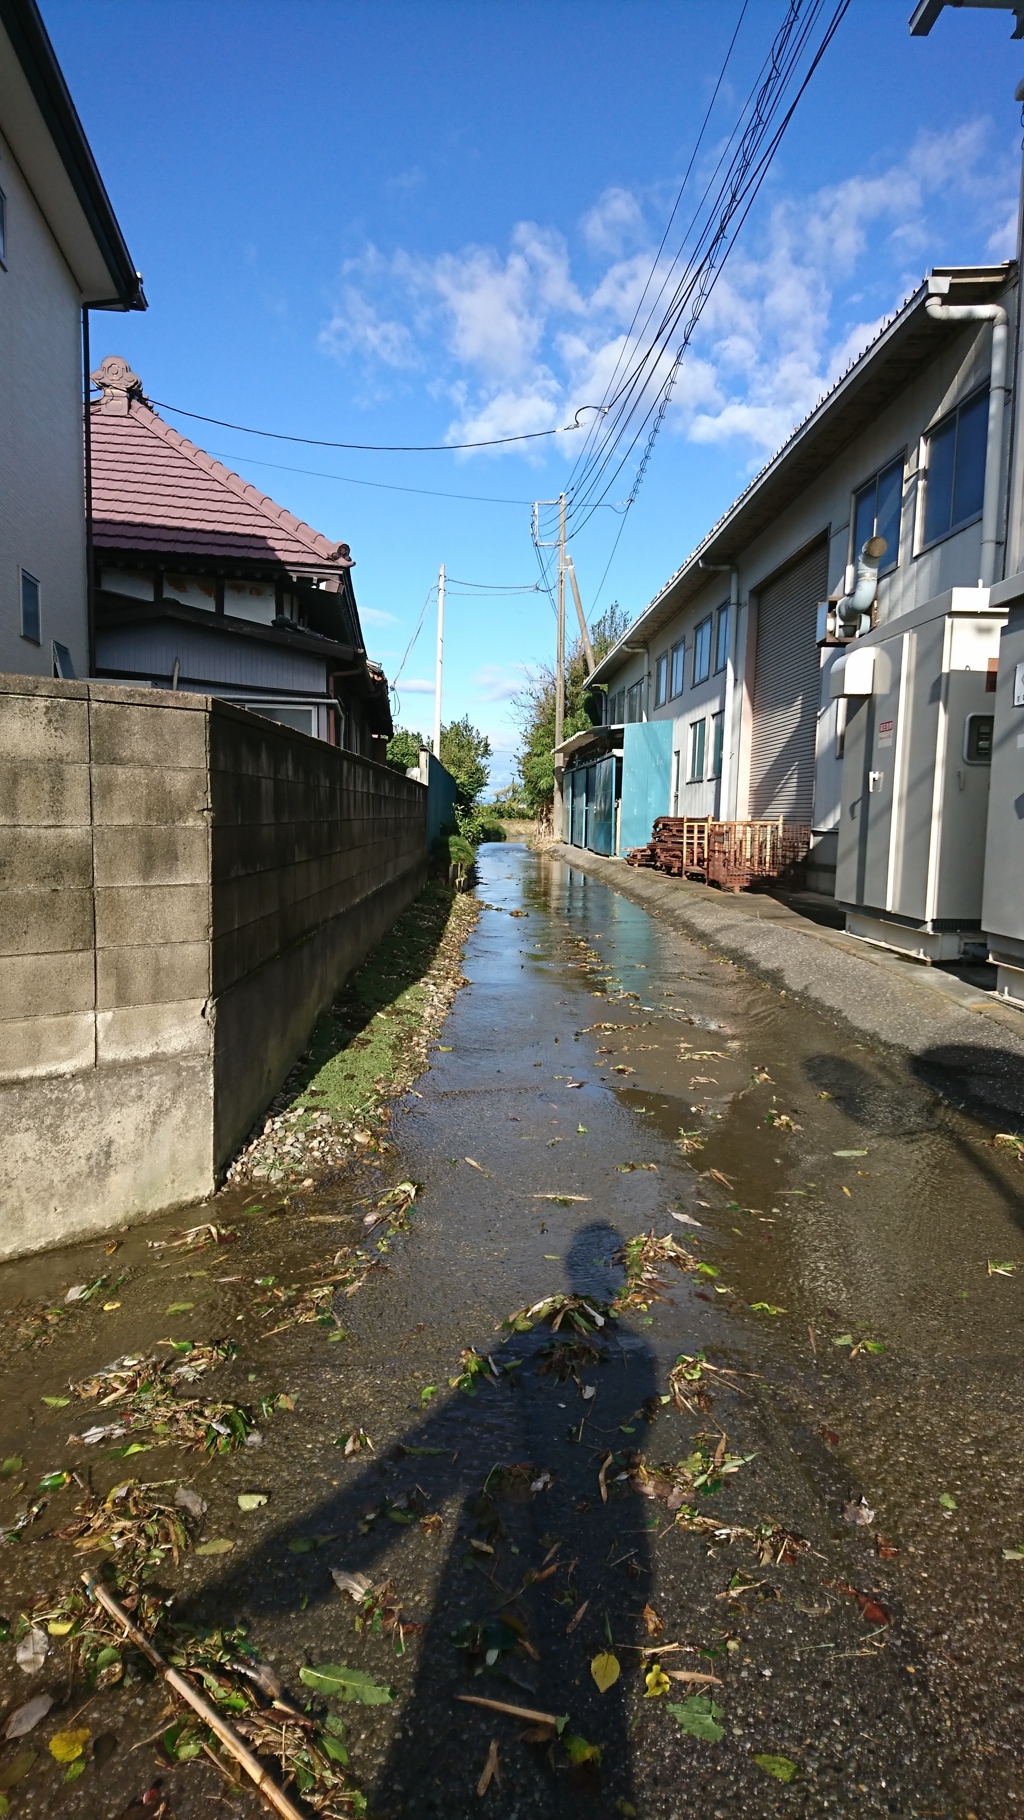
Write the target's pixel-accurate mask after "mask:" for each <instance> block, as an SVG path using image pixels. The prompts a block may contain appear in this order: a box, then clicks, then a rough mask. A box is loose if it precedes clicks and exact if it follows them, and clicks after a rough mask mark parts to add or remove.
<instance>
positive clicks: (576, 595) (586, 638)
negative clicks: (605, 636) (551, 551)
mask: <svg viewBox="0 0 1024 1820" xmlns="http://www.w3.org/2000/svg"><path fill="white" fill-rule="evenodd" d="M565 560H566V564H567V566H568V569H569V580H570V581H571V582H572V597H573V599H574V601H575V602H576V618H577V619H578V620H579V622H580V637H581V638H582V640H583V649H584V651H585V652H586V654H587V675H588V676H592V675H593V673H594V671H595V670H596V669H597V659H596V657H595V656H594V647H593V645H592V644H591V642H590V633H589V632H588V630H587V619H586V614H585V613H584V611H583V602H582V601H581V599H580V584H579V582H578V581H577V580H576V565H575V563H574V562H573V559H572V557H571V556H567V557H566V559H565Z"/></svg>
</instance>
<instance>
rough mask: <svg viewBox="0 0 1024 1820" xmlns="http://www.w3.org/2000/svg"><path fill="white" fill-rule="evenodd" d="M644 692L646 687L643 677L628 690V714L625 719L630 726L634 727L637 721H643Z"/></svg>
mask: <svg viewBox="0 0 1024 1820" xmlns="http://www.w3.org/2000/svg"><path fill="white" fill-rule="evenodd" d="M643 690H644V685H643V678H642V677H641V678H640V680H639V682H635V683H632V684H631V685H630V687H629V688H628V689H627V690H626V713H625V716H624V718H625V719H626V720H627V721H628V722H629V725H630V726H632V725H633V723H634V722H635V721H638V720H643V717H644V700H643Z"/></svg>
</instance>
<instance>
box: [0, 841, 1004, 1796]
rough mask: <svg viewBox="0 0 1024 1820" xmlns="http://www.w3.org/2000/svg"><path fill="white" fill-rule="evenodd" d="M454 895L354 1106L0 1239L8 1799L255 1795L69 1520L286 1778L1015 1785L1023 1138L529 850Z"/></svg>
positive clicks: (507, 1790)
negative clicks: (366, 1104)
mask: <svg viewBox="0 0 1024 1820" xmlns="http://www.w3.org/2000/svg"><path fill="white" fill-rule="evenodd" d="M479 896H480V898H481V900H482V901H483V903H484V904H486V905H487V906H488V907H487V908H486V909H484V910H483V912H482V915H481V918H480V921H479V923H478V925H477V927H476V930H475V931H474V933H473V934H472V936H471V938H470V941H469V944H468V947H467V951H466V959H465V971H466V974H467V975H468V977H469V980H470V982H471V984H470V985H469V986H468V987H467V988H466V989H465V990H464V991H463V992H462V993H461V995H460V997H459V999H458V1000H457V1003H456V1006H455V1009H454V1011H453V1013H452V1015H451V1016H450V1018H449V1020H448V1022H447V1024H446V1026H445V1028H444V1031H443V1032H442V1040H441V1045H440V1046H439V1048H438V1050H437V1052H436V1053H435V1054H434V1056H433V1057H432V1064H431V1068H430V1070H429V1072H428V1073H427V1074H426V1075H425V1076H423V1077H422V1078H421V1079H420V1081H419V1082H418V1084H417V1087H416V1089H415V1091H414V1092H412V1093H410V1094H409V1095H408V1096H407V1097H406V1098H405V1099H404V1100H403V1101H402V1102H401V1105H400V1108H399V1109H398V1110H397V1112H396V1114H395V1117H394V1120H393V1124H392V1133H391V1135H392V1140H393V1147H392V1148H388V1149H384V1150H382V1151H381V1152H380V1153H378V1154H376V1155H371V1156H368V1157H367V1158H366V1159H365V1160H364V1161H363V1162H361V1163H359V1164H353V1165H352V1166H351V1168H350V1169H348V1170H347V1171H346V1172H345V1173H344V1174H340V1173H339V1174H338V1175H337V1177H332V1178H329V1179H328V1180H326V1181H324V1182H323V1183H321V1184H320V1186H319V1187H316V1188H313V1189H310V1190H306V1191H304V1192H299V1193H296V1192H294V1191H293V1193H292V1195H291V1197H290V1199H288V1200H287V1201H283V1200H282V1195H281V1193H280V1191H276V1192H275V1190H273V1189H267V1190H265V1191H264V1192H263V1193H262V1194H260V1193H259V1192H258V1191H257V1189H255V1188H251V1187H250V1188H246V1189H242V1188H232V1189H231V1190H229V1191H227V1192H225V1193H224V1194H222V1195H220V1196H218V1197H217V1198H216V1200H215V1201H214V1202H212V1203H211V1204H210V1205H209V1206H208V1207H204V1208H200V1209H190V1210H188V1212H187V1214H183V1215H179V1216H178V1217H177V1218H175V1219H167V1220H161V1221H157V1222H152V1223H150V1224H148V1225H146V1226H145V1227H140V1228H138V1229H137V1230H136V1231H134V1232H132V1233H130V1234H129V1235H127V1236H126V1237H125V1238H124V1239H123V1240H122V1241H121V1242H120V1243H119V1245H118V1248H117V1250H116V1251H115V1252H111V1253H109V1254H105V1251H104V1245H103V1243H102V1242H97V1243H94V1244H91V1245H82V1246H77V1247H75V1248H74V1249H73V1250H69V1251H68V1252H66V1253H53V1254H49V1255H47V1256H46V1257H44V1258H39V1259H35V1260H31V1261H28V1262H23V1263H20V1264H14V1265H7V1266H5V1267H3V1270H2V1272H0V1290H2V1295H0V1305H2V1306H3V1307H5V1308H16V1309H17V1311H18V1312H17V1313H16V1314H8V1315H7V1316H6V1317H5V1326H6V1333H5V1340H4V1345H3V1355H2V1356H3V1368H4V1372H5V1393H6V1394H5V1398H4V1409H5V1420H4V1436H3V1449H2V1451H3V1454H4V1455H5V1456H6V1458H5V1461H4V1464H3V1472H4V1474H5V1481H4V1496H3V1502H2V1505H0V1528H2V1530H3V1532H4V1534H5V1535H6V1537H7V1541H6V1545H5V1546H3V1547H2V1548H0V1576H2V1582H0V1583H2V1590H0V1613H2V1615H3V1618H4V1620H5V1625H4V1628H5V1632H6V1636H7V1641H6V1642H4V1643H3V1644H0V1692H2V1695H3V1700H4V1708H3V1711H4V1714H5V1715H14V1717H13V1718H7V1717H5V1719H4V1721H2V1722H0V1723H3V1724H6V1728H7V1733H8V1734H9V1735H8V1738H7V1741H6V1742H5V1743H4V1744H3V1747H2V1750H0V1792H2V1795H3V1800H4V1801H6V1802H7V1803H8V1804H9V1806H8V1808H6V1809H5V1808H3V1807H0V1812H3V1811H10V1812H11V1813H16V1814H25V1815H30V1814H37V1815H43V1814H51V1813H57V1812H60V1813H61V1814H67V1815H82V1816H85V1815H88V1816H90V1817H92V1816H99V1815H102V1816H110V1820H113V1817H114V1816H115V1815H133V1816H139V1817H141V1816H147V1815H154V1814H155V1815H158V1816H159V1815H160V1814H164V1815H172V1814H173V1815H175V1816H179V1817H180V1820H186V1817H188V1816H192V1815H196V1816H198V1815H200V1814H206V1813H207V1812H209V1811H211V1806H212V1805H215V1804H217V1803H221V1804H224V1805H226V1808H227V1810H228V1811H230V1812H234V1813H237V1814H239V1815H243V1814H253V1815H255V1814H257V1813H263V1812H267V1811H270V1810H269V1809H268V1807H267V1806H266V1804H265V1802H264V1800H263V1799H262V1798H261V1796H260V1795H259V1794H257V1793H256V1792H255V1791H254V1790H253V1789H252V1787H251V1785H250V1784H248V1783H246V1782H238V1781H236V1780H233V1779H232V1778H233V1777H235V1774H236V1772H235V1770H234V1769H233V1766H232V1761H231V1758H230V1756H229V1755H227V1754H225V1753H224V1752H222V1751H215V1752H211V1751H210V1749H209V1748H208V1747H209V1745H210V1743H211V1739H210V1736H209V1734H207V1733H205V1732H204V1731H203V1730H202V1728H201V1726H200V1725H199V1724H198V1721H197V1722H196V1723H195V1724H192V1723H190V1722H188V1721H187V1717H186V1711H185V1709H184V1708H183V1707H182V1706H181V1705H180V1703H177V1702H174V1701H172V1699H171V1698H170V1697H169V1696H168V1693H167V1689H166V1688H165V1687H164V1685H163V1684H162V1683H161V1681H160V1680H159V1679H158V1678H156V1677H155V1676H154V1674H153V1671H152V1670H151V1669H149V1668H147V1667H145V1666H144V1665H143V1663H142V1661H141V1658H140V1657H139V1656H138V1654H137V1653H136V1652H134V1651H133V1650H131V1649H130V1648H124V1647H120V1646H119V1644H118V1639H117V1637H116V1632H115V1633H111V1632H109V1631H108V1630H105V1629H104V1628H103V1622H102V1621H101V1620H100V1619H99V1617H98V1616H97V1614H96V1612H95V1609H94V1608H93V1607H92V1606H90V1605H89V1603H88V1601H87V1598H86V1595H85V1592H84V1589H81V1591H80V1592H79V1591H76V1589H80V1588H81V1579H80V1576H81V1574H82V1571H83V1568H84V1569H87V1570H90V1571H92V1572H93V1573H99V1574H101V1575H102V1576H103V1579H104V1581H105V1583H106V1584H107V1585H109V1586H110V1587H111V1589H112V1590H113V1591H114V1593H115V1596H116V1597H118V1598H120V1599H122V1600H123V1601H124V1603H125V1604H126V1605H127V1606H129V1607H130V1608H131V1610H132V1613H133V1616H134V1618H135V1621H136V1622H137V1623H140V1624H142V1625H143V1628H147V1630H148V1634H151V1635H153V1636H154V1637H155V1640H156V1642H157V1644H158V1646H159V1647H160V1649H161V1651H162V1653H163V1654H164V1655H165V1656H169V1657H170V1659H171V1660H177V1661H178V1663H179V1666H181V1667H182V1669H183V1672H185V1673H186V1674H187V1675H189V1676H190V1677H191V1678H192V1680H193V1681H194V1682H195V1684H196V1685H197V1686H198V1687H200V1688H201V1689H202V1690H203V1691H204V1692H205V1694H206V1695H207V1697H208V1698H211V1699H213V1700H214V1702H215V1703H216V1704H217V1705H218V1707H219V1709H220V1710H221V1711H222V1712H223V1713H224V1716H225V1717H226V1718H227V1719H228V1720H229V1721H230V1722H231V1723H232V1724H234V1725H235V1726H236V1728H237V1729H238V1731H239V1733H240V1735H242V1736H243V1738H245V1739H246V1741H247V1742H248V1744H249V1746H250V1748H251V1749H253V1750H254V1751H255V1752H256V1753H257V1755H258V1756H259V1757H260V1759H261V1761H262V1762H263V1763H265V1764H266V1766H267V1769H268V1771H269V1772H270V1773H271V1774H272V1775H273V1777H274V1779H275V1781H277V1782H278V1783H279V1784H283V1783H285V1782H286V1781H287V1786H288V1794H289V1798H290V1799H291V1800H293V1801H294V1802H295V1804H296V1805H297V1807H298V1810H299V1811H300V1812H307V1813H321V1814H325V1815H328V1816H331V1815H334V1816H341V1815H347V1814H351V1813H360V1812H366V1813H368V1814H370V1815H374V1816H379V1817H380V1820H387V1817H391V1816H394V1817H396V1820H397V1816H400V1815H402V1816H404V1815H408V1816H420V1815H423V1816H428V1815H434V1814H437V1815H441V1814H444V1815H445V1816H449V1817H455V1820H458V1817H460V1816H463V1815H467V1816H468V1815H470V1814H484V1815H486V1814H487V1813H489V1812H490V1813H494V1814H500V1815H502V1816H504V1817H507V1820H528V1817H532V1816H538V1817H540V1816H544V1817H545V1820H547V1817H550V1820H556V1817H558V1820H561V1817H562V1816H566V1815H576V1814H579V1815H581V1816H582V1815H586V1816H588V1820H595V1817H597V1820H601V1817H603V1816H609V1820H610V1817H612V1816H616V1815H630V1814H634V1815H637V1816H641V1817H643V1820H655V1817H663V1820H675V1817H677V1816H682V1815H684V1814H690V1813H693V1814H700V1815H702V1816H712V1815H713V1816H723V1817H724V1816H726V1815H728V1816H730V1820H732V1816H736V1815H750V1816H761V1815H765V1814H774V1813H776V1812H780V1813H792V1814H800V1815H805V1814H818V1813H821V1814H829V1813H831V1814H836V1815H844V1816H845V1815H851V1814H862V1813H863V1814H873V1813H879V1814H900V1815H917V1814H920V1815H926V1814H927V1815H933V1816H939V1815H949V1816H958V1817H960V1820H968V1817H969V1816H970V1815H972V1814H973V1815H976V1816H977V1817H978V1820H1001V1817H1002V1816H1003V1815H1011V1814H1016V1813H1018V1811H1020V1810H1021V1808H1022V1807H1024V1766H1022V1764H1021V1761H1020V1753H1021V1748H1022V1747H1021V1726H1020V1717H1019V1713H1020V1684H1021V1682H1020V1674H1021V1660H1020V1654H1021V1646H1020V1632H1019V1626H1018V1625H1017V1624H1016V1622H1015V1621H1014V1614H1015V1612H1016V1611H1018V1610H1019V1600H1020V1588H1021V1575H1022V1574H1024V1498H1022V1486H1021V1479H1022V1465H1021V1462H1022V1457H1024V1449H1022V1446H1021V1441H1022V1435H1021V1408H1022V1369H1021V1364H1020V1346H1019V1332H1020V1316H1021V1279H1022V1276H1024V1246H1022V1244H1021V1239H1020V1226H1019V1221H1020V1214H1021V1200H1020V1187H1021V1184H1022V1182H1024V1176H1022V1174H1021V1170H1020V1166H1019V1164H1018V1163H1017V1162H1016V1160H1015V1158H1014V1156H1013V1155H1012V1154H1011V1153H1008V1152H1003V1151H1000V1150H998V1149H993V1148H992V1147H991V1145H990V1143H989V1141H988V1140H989V1139H990V1137H991V1133H990V1132H989V1131H987V1130H985V1129H983V1128H982V1127H981V1126H979V1125H973V1124H972V1123H971V1122H970V1121H969V1120H967V1119H965V1118H964V1117H962V1116H961V1115H960V1114H958V1113H955V1112H953V1111H951V1110H950V1109H948V1108H947V1107H945V1106H943V1105H942V1104H941V1103H940V1102H939V1101H937V1100H936V1099H935V1098H934V1096H933V1095H932V1094H931V1092H930V1091H929V1089H928V1088H927V1086H925V1085H924V1084H922V1083H921V1082H919V1081H918V1080H916V1079H915V1076H914V1073H913V1069H912V1067H911V1066H909V1065H906V1064H904V1063H902V1062H899V1061H895V1060H893V1059H892V1058H890V1057H888V1056H886V1055H884V1054H882V1053H881V1052H879V1051H878V1050H877V1049H876V1048H875V1047H873V1046H871V1045H869V1044H866V1043H863V1044H862V1043H860V1042H858V1041H857V1039H856V1038H855V1037H854V1036H853V1035H851V1034H850V1033H847V1032H840V1031H839V1030H837V1029H835V1028H833V1027H832V1026H831V1025H830V1024H829V1023H828V1022H827V1021H825V1020H824V1019H822V1018H820V1017H818V1016H816V1015H814V1014H812V1013H809V1012H806V1011H804V1010H802V1009H801V1008H799V1007H798V1006H796V1005H794V1004H793V1003H792V1002H791V1001H787V1000H786V999H785V998H784V997H783V996H782V995H781V994H779V993H777V992H775V991H773V990H769V989H767V988H766V987H764V986H762V985H759V984H758V983H756V982H755V981H753V980H752V979H750V978H749V977H747V976H744V975H743V974H742V973H741V972H740V971H739V970H738V969H737V968H735V967H733V966H732V965H730V964H728V963H724V962H720V961H718V960H716V959H714V958H712V957H710V956H709V955H708V954H706V953H705V952H704V951H702V950H701V949H700V948H699V947H697V946H696V945H694V944H693V943H690V942H688V941H687V940H686V939H685V938H683V937H681V936H678V935H674V934H671V933H669V932H667V931H666V930H665V929H663V928H661V927H659V926H658V925H657V924H656V923H655V922H653V921H652V920H651V919H650V918H649V917H648V916H647V915H646V913H645V912H644V911H643V910H642V909H640V908H639V907H638V906H636V905H634V904H632V903H630V902H628V901H627V900H625V899H624V898H620V897H618V896H617V895H616V894H615V893H614V892H612V891H610V890H609V889H608V888H607V887H606V886H605V885H602V884H600V883H596V882H595V881H594V880H593V879H588V878H586V877H585V876H583V875H580V874H578V873H573V872H572V871H570V870H569V869H568V868H567V867H566V866H565V865H564V864H562V863H561V862H554V861H545V860H541V859H537V858H536V857H534V856H533V855H531V854H529V853H527V852H526V851H525V850H524V849H521V848H518V847H511V846H510V847H506V848H501V847H491V848H488V849H485V850H484V853H483V856H482V863H481V883H480V887H479ZM410 1183H411V1184H412V1185H413V1188H414V1189H415V1198H414V1199H413V1200H412V1201H411V1202H410V1198H409V1196H410V1192H411V1190H410V1189H409V1188H407V1187H404V1186H403V1184H410ZM368 1210H369V1211H368ZM375 1212H380V1213H382V1214H383V1215H385V1216H387V1217H384V1218H382V1219H381V1220H380V1222H379V1223H378V1224H377V1225H368V1224H367V1221H368V1219H370V1218H371V1217H372V1216H373V1214H374V1213H375ZM204 1223H209V1225H208V1226H207V1227H206V1230H205V1233H204V1232H203V1231H201V1230H200V1228H201V1227H203V1225H204ZM192 1229H195V1231H194V1234H193V1237H192V1239H190V1240H189V1241H188V1242H187V1243H186V1244H181V1243H178V1242H177V1236H176V1235H180V1234H181V1233H182V1232H183V1231H186V1230H192ZM382 1235H383V1236H382ZM644 1235H651V1236H650V1237H649V1238H648V1239H647V1240H646V1241H645V1239H644ZM169 1241H174V1242H173V1243H171V1242H169ZM1018 1266H1019V1267H1018ZM100 1278H102V1279H103V1280H102V1282H101V1283H98V1284H97V1279H100ZM93 1284H96V1285H97V1286H96V1288H95V1289H94V1290H93V1292H92V1294H91V1295H87V1296H83V1297H80V1298H79V1300H78V1301H77V1302H75V1303H73V1304H71V1305H68V1304H66V1303H65V1300H64V1298H65V1296H66V1293H67V1290H68V1288H69V1287H73V1286H79V1287H81V1288H82V1289H84V1290H85V1291H89V1289H90V1286H91V1285H93ZM47 1307H51V1308H59V1309H62V1310H64V1312H65V1318H62V1319H61V1320H60V1321H57V1322H54V1321H50V1320H48V1319H47V1318H46V1317H45V1315H44V1314H43V1313H42V1312H41V1311H43V1310H44V1309H45V1308H47ZM69 1307H70V1312H68V1310H69ZM33 1308H36V1309H37V1310H39V1311H40V1313H39V1315H38V1318H37V1319H35V1320H33V1319H32V1317H31V1313H30V1311H31V1310H32V1309H33ZM27 1311H28V1312H27ZM104 1373H107V1374H108V1375H106V1376H104V1375H102V1374H104ZM96 1430H100V1431H102V1432H100V1433H99V1434H97V1433H96V1432H95V1431H96ZM72 1436H73V1437H76V1438H75V1439H69V1437H72ZM111 1494H113V1495H111ZM467 1696H468V1698H467ZM47 1699H48V1700H49V1702H50V1703H49V1705H47V1704H46V1701H47ZM30 1701H33V1702H35V1703H36V1707H37V1709H39V1708H41V1709H42V1710H38V1711H37V1716H36V1717H35V1718H34V1719H32V1713H31V1711H30V1712H28V1713H27V1715H26V1714H23V1713H22V1709H24V1708H26V1707H27V1705H28V1703H29V1702H30ZM19 1715H21V1716H19ZM30 1720H31V1721H32V1722H31V1723H29V1721H30ZM275 1728H276V1730H275ZM204 1745H206V1746H207V1748H206V1749H204ZM275 1752H276V1753H277V1754H275ZM282 1753H283V1756H282ZM346 1757H347V1762H346V1761H345V1758H346Z"/></svg>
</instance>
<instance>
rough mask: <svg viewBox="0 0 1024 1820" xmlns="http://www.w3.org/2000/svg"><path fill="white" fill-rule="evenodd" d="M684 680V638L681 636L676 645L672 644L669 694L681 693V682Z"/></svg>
mask: <svg viewBox="0 0 1024 1820" xmlns="http://www.w3.org/2000/svg"><path fill="white" fill-rule="evenodd" d="M685 681H686V640H685V638H681V639H680V640H679V643H678V644H677V645H673V646H672V680H671V684H670V691H669V692H670V694H672V695H681V694H682V693H683V684H684V683H685Z"/></svg>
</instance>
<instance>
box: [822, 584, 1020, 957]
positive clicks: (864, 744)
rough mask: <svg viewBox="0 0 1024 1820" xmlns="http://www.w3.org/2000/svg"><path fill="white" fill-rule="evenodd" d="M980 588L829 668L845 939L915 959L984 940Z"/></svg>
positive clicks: (882, 631)
mask: <svg viewBox="0 0 1024 1820" xmlns="http://www.w3.org/2000/svg"><path fill="white" fill-rule="evenodd" d="M1005 622H1006V612H1005V609H1001V608H997V607H993V606H991V605H990V604H989V590H988V589H987V588H952V589H950V590H949V591H948V592H947V593H945V594H940V595H939V596H937V598H936V599H935V600H931V601H928V602H927V603H926V604H925V605H924V606H922V607H917V608H915V609H914V610H913V612H910V613H906V614H903V615H901V617H900V618H899V619H895V620H891V621H890V622H889V624H888V625H884V626H878V627H876V628H875V630H874V631H872V632H868V633H866V634H865V635H864V636H863V637H861V638H858V639H856V640H854V642H853V643H852V644H851V645H849V646H848V647H847V649H846V650H845V651H844V652H843V654H842V656H841V657H840V658H838V659H837V660H836V662H835V663H834V665H833V667H832V672H831V677H830V691H831V694H832V696H833V698H834V699H836V700H837V701H838V702H839V715H838V721H837V725H838V726H839V728H840V731H839V733H838V734H837V738H840V739H841V740H842V746H843V750H842V764H843V782H842V814H841V818H840V824H839V851H838V863H837V868H836V897H837V899H838V901H839V902H840V903H841V904H842V906H843V908H844V909H845V911H846V927H847V929H848V930H849V931H850V933H851V934H852V935H858V936H861V937H864V938H865V939H867V940H868V941H874V942H879V943H881V944H882V945H884V946H885V947H889V948H896V949H899V950H900V951H901V952H903V953H906V954H913V955H916V956H918V957H919V958H920V959H922V960H933V961H935V960H952V959H956V958H957V957H958V956H959V955H960V954H962V953H963V951H964V949H965V948H966V947H971V946H974V945H976V944H979V943H980V942H981V939H982V938H981V927H982V915H981V902H982V882H983V876H984V867H985V827H986V817H987V813H988V793H989V772H990V768H991V757H992V726H993V707H994V703H995V694H994V690H995V682H996V666H997V663H998V658H999V634H1000V630H1001V628H1002V626H1003V625H1004V624H1005Z"/></svg>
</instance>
